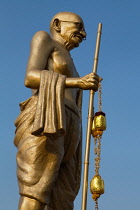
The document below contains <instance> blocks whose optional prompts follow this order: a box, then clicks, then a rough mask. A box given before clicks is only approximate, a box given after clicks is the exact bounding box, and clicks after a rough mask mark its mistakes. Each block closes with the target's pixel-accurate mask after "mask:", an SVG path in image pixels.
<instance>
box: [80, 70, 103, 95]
mask: <svg viewBox="0 0 140 210" xmlns="http://www.w3.org/2000/svg"><path fill="white" fill-rule="evenodd" d="M99 81H100V77H99V76H98V75H97V74H95V73H90V74H87V75H85V76H84V77H81V78H80V85H79V86H80V88H81V89H83V90H90V89H92V90H94V91H97V90H98V85H99Z"/></svg>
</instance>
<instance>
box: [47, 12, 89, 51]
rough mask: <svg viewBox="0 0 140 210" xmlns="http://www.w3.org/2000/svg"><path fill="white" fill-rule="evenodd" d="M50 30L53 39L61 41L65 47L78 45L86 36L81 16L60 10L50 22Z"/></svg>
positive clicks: (71, 47)
mask: <svg viewBox="0 0 140 210" xmlns="http://www.w3.org/2000/svg"><path fill="white" fill-rule="evenodd" d="M50 32H51V35H52V37H53V39H55V40H57V41H58V42H61V44H62V45H64V46H65V47H66V49H68V50H71V49H73V48H75V47H78V46H79V44H80V43H81V42H82V41H83V39H85V38H86V32H85V28H84V22H83V20H82V18H81V17H80V16H79V15H77V14H75V13H72V12H60V13H58V14H56V15H55V16H54V17H53V18H52V20H51V22H50Z"/></svg>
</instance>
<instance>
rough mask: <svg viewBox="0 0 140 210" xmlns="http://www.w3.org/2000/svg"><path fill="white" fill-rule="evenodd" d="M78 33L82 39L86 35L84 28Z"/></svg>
mask: <svg viewBox="0 0 140 210" xmlns="http://www.w3.org/2000/svg"><path fill="white" fill-rule="evenodd" d="M80 34H81V35H82V37H83V39H85V38H86V36H87V33H86V31H85V30H84V29H83V30H82V31H80Z"/></svg>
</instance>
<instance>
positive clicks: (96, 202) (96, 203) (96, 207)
mask: <svg viewBox="0 0 140 210" xmlns="http://www.w3.org/2000/svg"><path fill="white" fill-rule="evenodd" d="M95 210H99V208H98V200H96V201H95Z"/></svg>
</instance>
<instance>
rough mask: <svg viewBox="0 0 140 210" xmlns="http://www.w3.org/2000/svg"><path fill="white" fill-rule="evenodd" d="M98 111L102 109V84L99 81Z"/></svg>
mask: <svg viewBox="0 0 140 210" xmlns="http://www.w3.org/2000/svg"><path fill="white" fill-rule="evenodd" d="M98 111H99V112H101V111H102V84H101V82H100V83H99V88H98Z"/></svg>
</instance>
